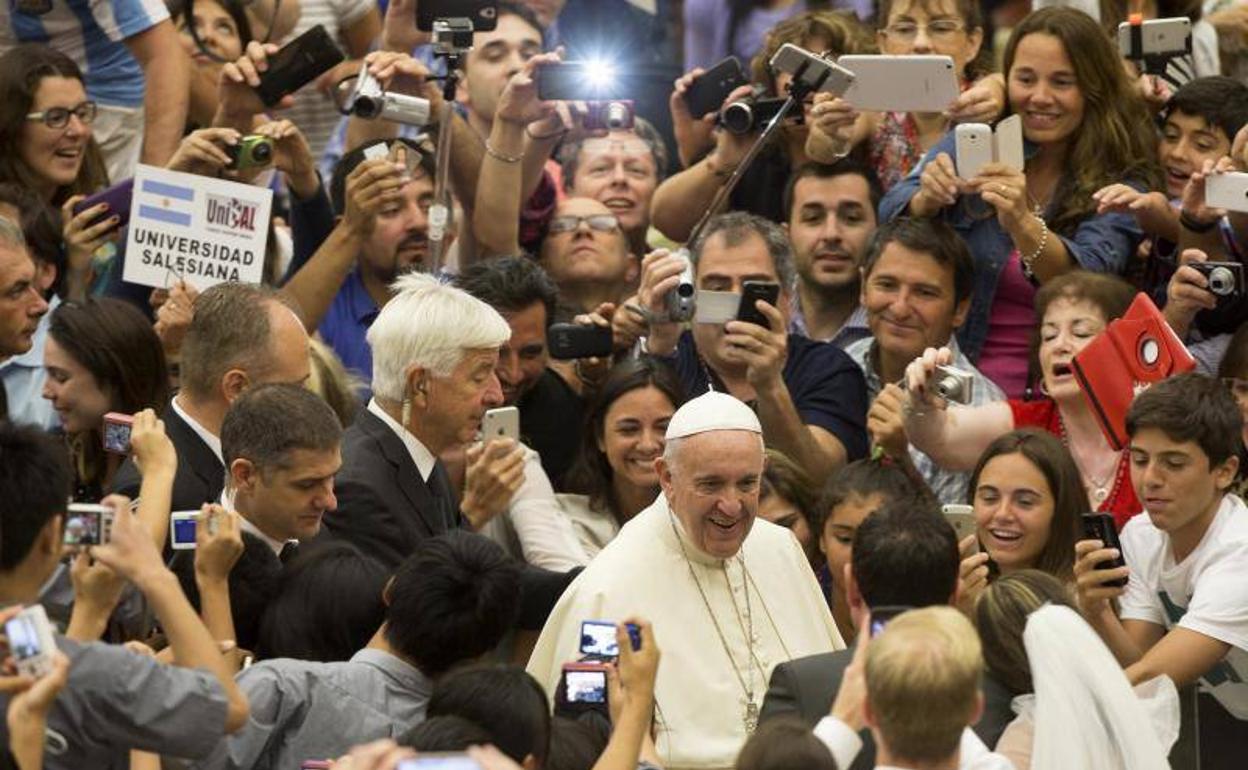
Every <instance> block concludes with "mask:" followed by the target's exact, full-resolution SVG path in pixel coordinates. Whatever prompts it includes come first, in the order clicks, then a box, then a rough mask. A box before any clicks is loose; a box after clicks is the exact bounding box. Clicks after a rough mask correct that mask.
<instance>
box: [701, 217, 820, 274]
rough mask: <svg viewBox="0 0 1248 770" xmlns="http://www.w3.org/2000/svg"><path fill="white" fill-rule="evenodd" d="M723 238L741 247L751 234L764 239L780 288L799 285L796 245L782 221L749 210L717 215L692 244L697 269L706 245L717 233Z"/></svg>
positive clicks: (730, 245)
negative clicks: (795, 253) (795, 255)
mask: <svg viewBox="0 0 1248 770" xmlns="http://www.w3.org/2000/svg"><path fill="white" fill-rule="evenodd" d="M717 235H718V236H719V237H720V238H722V239H723V245H724V248H729V249H730V248H733V247H735V246H740V245H741V244H743V243H746V242H748V241H749V240H750V238H751V236H757V237H758V238H760V239H762V241H763V245H765V246H766V247H767V256H768V257H770V258H771V264H772V267H774V268H775V271H776V277H777V278H778V279H779V281H780V288H781V289H782V290H784V291H793V289H794V288H795V287H796V286H797V268H796V267H794V265H793V244H792V243H790V242H789V234H788V233H786V232H785V231H784V228H782V227H781V226H780V225H779V224H777V223H775V222H772V221H771V220H770V219H765V218H763V217H760V216H759V215H757V214H751V213H750V212H748V211H728V212H725V213H723V214H716V215H715V216H714V217H712V218H711V219H710V221H708V222H707V223H706V226H705V227H704V228H702V232H701V233H700V234H699V235H698V239H697V240H696V241H694V242H693V243H692V244H691V245H690V247H689V260H690V261H691V262H692V263H693V267H694V270H695V271H696V270H697V268H698V263H699V262H700V261H701V260H702V252H703V251H705V250H706V244H708V243H710V241H711V239H712V238H714V237H715V236H717Z"/></svg>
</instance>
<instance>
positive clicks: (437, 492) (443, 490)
mask: <svg viewBox="0 0 1248 770" xmlns="http://www.w3.org/2000/svg"><path fill="white" fill-rule="evenodd" d="M425 483H426V484H427V485H428V486H429V491H430V493H432V494H433V497H434V500H435V503H436V505H437V506H438V512H439V514H440V516H441V519H442V521H443V523H444V526H445V527H446V530H452V529H456V528H458V527H459V509H458V508H457V506H456V505H455V493H454V492H452V491H451V479H450V476H448V475H447V473H446V468H445V467H443V465H442V462H441V461H438V462H436V463H434V465H433V472H432V473H430V474H429V478H428V479H427V480H426V481H425ZM444 531H445V530H444Z"/></svg>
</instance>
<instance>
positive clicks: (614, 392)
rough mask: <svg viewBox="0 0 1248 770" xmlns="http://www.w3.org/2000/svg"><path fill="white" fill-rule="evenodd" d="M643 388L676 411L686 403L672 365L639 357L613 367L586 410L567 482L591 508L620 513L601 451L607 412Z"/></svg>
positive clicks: (604, 457)
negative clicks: (664, 399)
mask: <svg viewBox="0 0 1248 770" xmlns="http://www.w3.org/2000/svg"><path fill="white" fill-rule="evenodd" d="M641 388H657V389H658V390H659V391H660V392H661V393H663V395H664V396H667V399H668V400H669V401H671V402H672V410H673V411H675V410H676V409H679V408H680V405H681V404H683V403H685V388H684V386H683V385H681V383H680V379H679V378H677V376H676V373H675V372H674V371H672V368H671V366H670V365H668V364H667V363H666V362H665V361H662V360H661V359H658V358H653V357H651V356H639V357H638V358H628V359H625V360H623V361H621V362H620V363H618V364H616V365H615V366H614V367H612V368H611V371H610V372H608V373H607V377H606V379H605V380H603V382H602V387H600V388H599V389H598V393H597V395H595V396H594V400H593V401H591V402H590V403H589V407H588V408H587V409H586V410H585V426H584V428H583V429H582V430H581V445H580V448H579V449H578V450H577V453H576V459H575V460H574V461H573V463H572V467H571V468H570V469H569V470H568V475H567V479H566V481H565V486H566V487H567V489H568V491H569V492H576V493H579V494H582V495H587V496H588V497H589V502H590V505H591V506H592V507H593V508H596V509H598V510H604V509H610V510H613V511H614V510H617V506H616V505H615V501H614V500H613V499H612V487H611V479H612V476H613V475H614V474H613V472H612V470H611V465H610V463H608V462H607V456H606V454H604V453H603V451H602V450H601V449H599V448H598V444H599V442H601V441H602V438H603V436H604V435H605V433H606V424H605V423H606V419H607V412H608V411H610V409H611V405H612V404H614V403H615V402H616V401H618V400H619V399H620V398H622V397H623V396H624V395H625V394H627V393H630V392H632V391H634V390H639V389H641Z"/></svg>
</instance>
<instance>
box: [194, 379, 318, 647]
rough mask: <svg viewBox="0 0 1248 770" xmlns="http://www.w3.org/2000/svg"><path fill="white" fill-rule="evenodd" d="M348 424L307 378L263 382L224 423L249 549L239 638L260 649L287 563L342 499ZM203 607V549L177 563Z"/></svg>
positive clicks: (231, 498)
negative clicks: (267, 612)
mask: <svg viewBox="0 0 1248 770" xmlns="http://www.w3.org/2000/svg"><path fill="white" fill-rule="evenodd" d="M341 443H342V426H341V425H340V424H339V423H338V418H337V417H336V416H335V415H334V412H333V410H332V409H330V408H329V405H328V404H326V403H325V402H324V401H323V400H322V399H321V398H320V397H319V396H317V395H316V394H315V393H312V392H311V391H309V390H307V389H306V388H303V387H301V386H299V385H282V384H273V385H260V386H257V387H253V388H249V389H248V390H247V392H246V393H244V394H243V395H242V396H241V397H239V398H238V399H237V400H235V401H234V403H233V404H232V405H231V406H230V411H228V412H226V415H225V419H224V421H223V422H222V424H221V451H222V455H223V457H224V458H225V462H226V464H227V466H228V468H229V474H228V482H227V483H226V488H225V490H224V491H223V492H222V493H221V504H222V506H223V507H224V508H226V509H227V510H231V511H235V512H237V513H238V514H239V517H240V520H239V526H240V529H241V530H242V537H243V553H242V555H241V556H240V557H239V560H238V561H237V562H236V563H235V564H234V567H233V568H232V569H231V570H230V575H229V591H230V609H231V612H232V615H233V618H234V630H235V633H236V635H237V640H238V644H239V645H240V646H241V647H243V648H245V649H255V643H256V640H257V634H258V633H259V628H260V620H261V617H262V615H263V612H264V608H265V607H266V606H267V605H268V603H269V601H270V600H271V599H272V598H273V596H274V594H275V593H276V591H277V581H278V578H279V577H280V574H281V569H282V564H283V563H284V562H285V561H287V560H288V559H289V558H290V557H291V556H292V555H293V553H294V551H295V550H296V549H297V548H298V545H299V543H300V542H301V541H305V540H310V539H311V538H313V537H315V536H316V535H317V533H318V532H320V529H321V519H322V517H323V516H324V514H325V512H326V511H327V510H333V508H334V507H335V506H336V504H337V503H336V501H335V499H334V473H336V472H337V470H338V467H339V466H340V465H341V464H342V459H341V454H340V452H339V446H340V444H341ZM170 566H171V567H172V568H173V571H174V573H175V574H177V576H178V580H179V582H181V583H182V588H183V589H184V590H185V591H186V594H187V596H188V597H189V598H190V599H191V602H192V603H193V604H194V605H195V606H196V607H199V590H198V588H199V586H198V576H197V575H196V571H195V552H194V551H179V552H178V553H177V554H176V555H175V556H174V558H173V562H172V564H171V565H170Z"/></svg>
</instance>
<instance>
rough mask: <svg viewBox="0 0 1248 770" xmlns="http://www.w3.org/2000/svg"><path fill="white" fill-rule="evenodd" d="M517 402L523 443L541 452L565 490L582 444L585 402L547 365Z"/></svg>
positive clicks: (554, 481)
mask: <svg viewBox="0 0 1248 770" xmlns="http://www.w3.org/2000/svg"><path fill="white" fill-rule="evenodd" d="M516 406H517V407H519V409H520V434H521V437H522V438H523V439H524V443H525V444H526V445H528V447H529V448H530V449H532V450H533V451H535V452H537V453H538V455H540V456H541V459H542V470H544V471H546V475H547V476H548V477H549V478H550V483H551V484H552V485H554V487H555V489H556V490H558V491H561V492H562V491H564V487H563V481H564V477H565V476H566V475H567V473H568V469H569V468H571V467H572V463H573V462H574V461H575V460H576V452H577V450H578V449H579V448H580V445H581V435H582V432H583V428H584V425H585V402H584V401H583V400H582V399H581V397H580V396H579V395H577V394H576V392H575V391H573V390H572V388H570V387H568V384H567V383H566V382H564V380H563V378H562V377H560V376H559V375H558V374H555V372H554V371H552V370H550V369H547V370H546V371H544V372H542V377H541V379H539V380H538V381H537V384H536V385H534V386H533V389H532V390H530V391H529V392H528V393H526V394H524V396H523V397H522V398H521V399H520V400H519V401H518V402H517V403H516Z"/></svg>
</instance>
